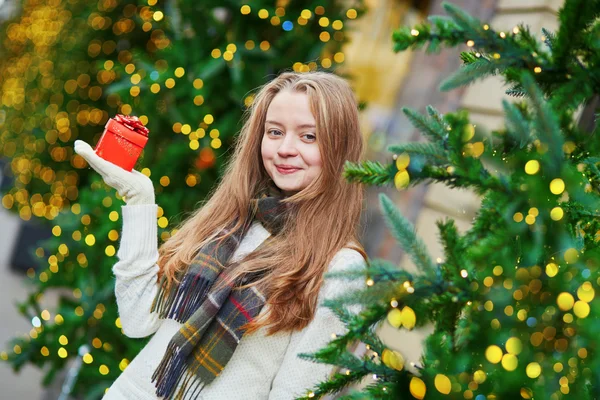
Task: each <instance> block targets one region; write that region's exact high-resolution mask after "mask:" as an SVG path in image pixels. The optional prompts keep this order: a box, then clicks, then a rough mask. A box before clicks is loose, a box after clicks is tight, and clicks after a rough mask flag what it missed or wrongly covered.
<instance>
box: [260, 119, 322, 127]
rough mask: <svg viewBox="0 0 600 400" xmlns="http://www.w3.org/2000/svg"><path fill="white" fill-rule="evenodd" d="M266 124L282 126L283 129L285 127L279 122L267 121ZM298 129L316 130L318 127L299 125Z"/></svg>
mask: <svg viewBox="0 0 600 400" xmlns="http://www.w3.org/2000/svg"><path fill="white" fill-rule="evenodd" d="M265 122H266V123H267V124H273V125H277V126H280V127H282V128H283V125H282V124H280V123H279V122H277V121H272V120H266V121H265ZM297 128H316V126H315V125H314V124H302V125H298V126H297Z"/></svg>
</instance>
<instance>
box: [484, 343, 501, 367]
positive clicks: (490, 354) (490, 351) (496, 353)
mask: <svg viewBox="0 0 600 400" xmlns="http://www.w3.org/2000/svg"><path fill="white" fill-rule="evenodd" d="M485 358H486V359H487V360H488V361H489V362H491V363H492V364H498V363H499V362H500V361H501V360H502V349H501V348H500V347H499V346H496V345H495V344H493V345H491V346H488V348H487V349H486V350H485Z"/></svg>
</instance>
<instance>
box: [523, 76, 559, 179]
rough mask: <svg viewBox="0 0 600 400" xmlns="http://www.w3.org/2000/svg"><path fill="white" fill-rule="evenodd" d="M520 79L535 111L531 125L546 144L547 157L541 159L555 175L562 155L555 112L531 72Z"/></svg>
mask: <svg viewBox="0 0 600 400" xmlns="http://www.w3.org/2000/svg"><path fill="white" fill-rule="evenodd" d="M521 79H522V83H523V87H524V88H525V90H526V91H527V94H528V95H529V98H530V99H531V103H532V106H533V110H534V111H535V116H534V119H533V126H534V127H535V130H536V133H537V136H538V138H539V139H540V140H541V141H542V142H544V143H546V144H547V145H548V153H549V157H548V158H547V157H544V158H543V159H542V161H543V162H544V163H545V164H546V167H547V168H548V171H553V174H554V175H557V174H558V170H557V169H558V167H559V166H560V165H561V163H562V161H563V159H564V157H563V150H562V146H563V136H562V132H561V131H560V125H559V123H558V120H557V117H556V114H555V113H554V112H553V110H552V109H551V108H550V107H549V105H548V103H547V102H546V101H545V100H544V95H543V93H542V91H541V90H540V88H539V87H538V86H537V85H536V83H535V80H534V79H533V77H532V76H531V74H529V73H527V72H524V73H523V75H522V78H521ZM545 160H548V161H545Z"/></svg>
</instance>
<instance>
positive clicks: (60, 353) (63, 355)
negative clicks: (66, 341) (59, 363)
mask: <svg viewBox="0 0 600 400" xmlns="http://www.w3.org/2000/svg"><path fill="white" fill-rule="evenodd" d="M58 356H59V357H60V358H67V357H68V356H69V353H67V350H66V349H65V348H64V347H61V348H60V349H58Z"/></svg>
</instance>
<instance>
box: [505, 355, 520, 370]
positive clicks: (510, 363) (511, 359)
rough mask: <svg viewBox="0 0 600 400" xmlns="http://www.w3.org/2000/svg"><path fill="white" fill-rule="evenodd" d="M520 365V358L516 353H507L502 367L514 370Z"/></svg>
mask: <svg viewBox="0 0 600 400" xmlns="http://www.w3.org/2000/svg"><path fill="white" fill-rule="evenodd" d="M518 365H519V360H518V359H517V357H516V356H515V355H514V354H505V355H504V356H503V357H502V367H503V368H504V369H505V370H507V371H514V370H515V369H517V366H518Z"/></svg>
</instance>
